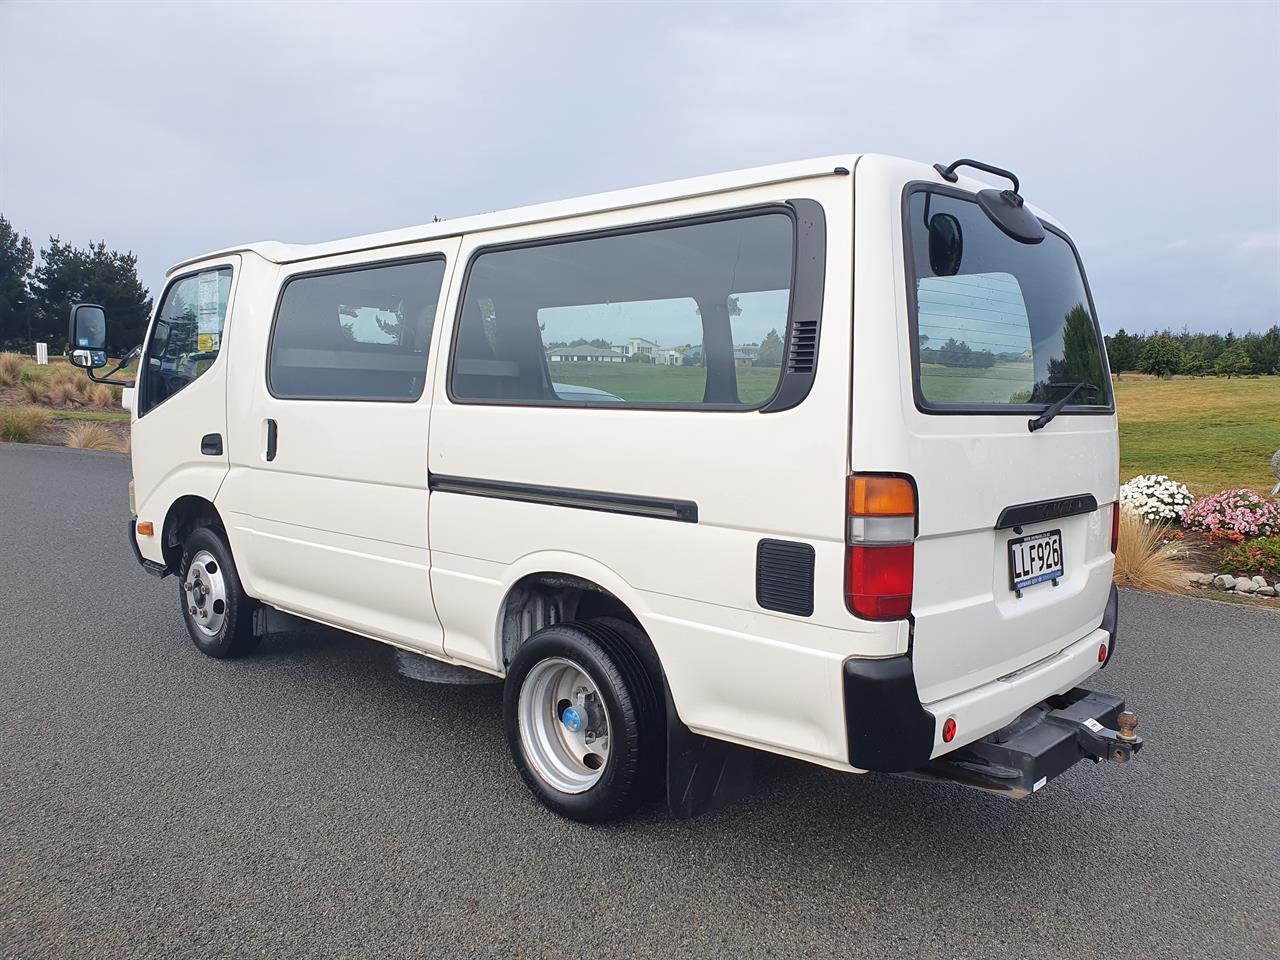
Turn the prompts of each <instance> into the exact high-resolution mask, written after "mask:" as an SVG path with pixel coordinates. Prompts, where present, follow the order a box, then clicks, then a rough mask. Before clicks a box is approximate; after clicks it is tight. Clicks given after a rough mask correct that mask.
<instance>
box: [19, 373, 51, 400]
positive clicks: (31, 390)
mask: <svg viewBox="0 0 1280 960" xmlns="http://www.w3.org/2000/svg"><path fill="white" fill-rule="evenodd" d="M22 395H23V396H24V397H26V398H27V401H28V402H30V403H44V402H45V401H46V400H48V399H49V395H48V390H47V389H46V387H45V385H44V381H43V380H39V379H28V380H23V381H22Z"/></svg>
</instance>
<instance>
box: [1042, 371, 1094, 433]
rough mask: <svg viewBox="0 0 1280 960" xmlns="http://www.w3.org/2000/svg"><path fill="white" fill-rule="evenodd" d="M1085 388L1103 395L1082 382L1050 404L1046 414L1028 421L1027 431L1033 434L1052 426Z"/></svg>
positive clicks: (1091, 385) (1045, 410)
mask: <svg viewBox="0 0 1280 960" xmlns="http://www.w3.org/2000/svg"><path fill="white" fill-rule="evenodd" d="M1063 386H1065V384H1063ZM1085 387H1092V388H1093V390H1094V391H1095V392H1098V393H1101V391H1100V390H1098V388H1097V387H1095V386H1093V384H1092V383H1085V382H1083V381H1081V382H1080V383H1077V384H1075V385H1074V386H1073V387H1072V388H1071V389H1070V390H1068V391H1067V392H1066V393H1064V394H1063V395H1062V396H1061V397H1059V398H1058V399H1057V400H1055V401H1054V402H1053V403H1051V404H1049V406H1047V407H1045V409H1044V413H1042V414H1040V416H1038V417H1036V418H1035V419H1033V420H1028V421H1027V429H1028V430H1030V431H1031V432H1032V433H1035V432H1036V431H1037V430H1039V429H1041V428H1042V427H1047V426H1048V425H1049V424H1050V422H1051V421H1052V420H1053V418H1054V417H1056V416H1057V415H1058V414H1060V413H1061V412H1062V408H1063V407H1065V406H1066V405H1067V404H1068V403H1070V402H1071V398H1072V397H1074V396H1075V395H1076V394H1077V393H1079V392H1080V391H1081V390H1083V389H1084V388H1085Z"/></svg>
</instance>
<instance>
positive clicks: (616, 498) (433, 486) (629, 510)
mask: <svg viewBox="0 0 1280 960" xmlns="http://www.w3.org/2000/svg"><path fill="white" fill-rule="evenodd" d="M427 488H428V489H429V490H431V491H432V492H433V493H459V494H462V495H464V496H469V497H489V498H492V499H495V500H516V501H519V502H521V503H542V504H547V505H548V506H553V507H571V508H574V509H577V510H599V511H602V512H605V513H624V514H628V515H630V516H636V517H651V518H653V519H656V520H677V521H679V522H681V523H697V522H698V505H697V504H696V503H694V502H693V501H692V500H671V499H668V498H665V497H638V496H634V495H632V494H627V493H605V492H602V491H599V490H578V489H575V488H573V487H552V486H544V485H542V484H536V483H512V482H509V481H506V480H481V479H476V478H473V477H451V476H446V475H444V474H440V473H432V474H428V475H427Z"/></svg>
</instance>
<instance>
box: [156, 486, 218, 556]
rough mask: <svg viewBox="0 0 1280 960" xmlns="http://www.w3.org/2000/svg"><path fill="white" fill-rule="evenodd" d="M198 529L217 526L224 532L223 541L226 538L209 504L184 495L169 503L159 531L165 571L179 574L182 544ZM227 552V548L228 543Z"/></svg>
mask: <svg viewBox="0 0 1280 960" xmlns="http://www.w3.org/2000/svg"><path fill="white" fill-rule="evenodd" d="M197 527H216V528H218V529H219V530H221V531H222V532H223V538H224V539H225V538H226V526H225V525H224V524H223V522H222V515H221V514H220V513H218V508H217V507H215V506H214V505H213V502H212V501H210V500H206V499H205V498H204V497H201V496H198V495H196V494H185V495H183V496H181V497H178V498H177V499H176V500H174V501H173V503H171V504H169V509H168V510H167V511H166V512H165V516H164V526H162V527H161V528H160V530H161V534H160V549H161V552H162V553H163V555H164V564H165V569H166V570H167V571H168V572H170V573H177V572H178V567H179V566H180V565H181V562H182V544H183V541H185V540H186V538H187V537H188V536H189V535H190V533H191V531H192V530H194V529H196V528H197ZM227 549H230V544H228V547H227Z"/></svg>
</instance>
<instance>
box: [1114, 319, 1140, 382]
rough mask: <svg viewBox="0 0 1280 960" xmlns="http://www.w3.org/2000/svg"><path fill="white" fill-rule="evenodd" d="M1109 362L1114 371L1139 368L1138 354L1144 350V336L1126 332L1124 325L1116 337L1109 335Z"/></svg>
mask: <svg viewBox="0 0 1280 960" xmlns="http://www.w3.org/2000/svg"><path fill="white" fill-rule="evenodd" d="M1106 340H1107V363H1108V365H1109V366H1110V367H1111V372H1112V373H1120V372H1121V371H1123V370H1137V369H1138V354H1139V353H1140V352H1141V350H1142V338H1141V337H1135V336H1134V335H1133V334H1131V333H1125V332H1124V327H1121V328H1120V329H1119V330H1117V331H1116V334H1115V336H1114V337H1107V338H1106Z"/></svg>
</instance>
